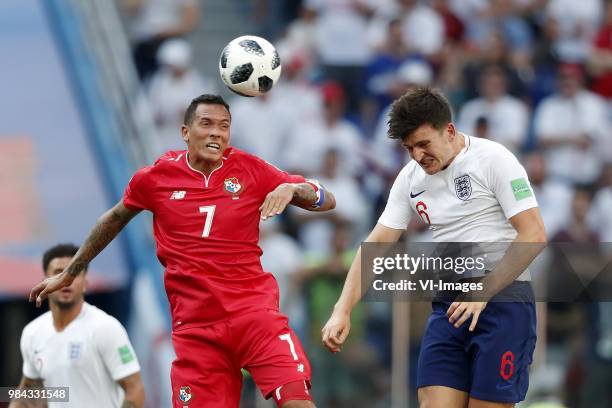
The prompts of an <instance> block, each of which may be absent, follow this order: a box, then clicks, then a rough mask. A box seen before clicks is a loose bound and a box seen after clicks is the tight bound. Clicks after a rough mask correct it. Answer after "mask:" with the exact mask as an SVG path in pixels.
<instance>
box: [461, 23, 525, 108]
mask: <svg viewBox="0 0 612 408" xmlns="http://www.w3.org/2000/svg"><path fill="white" fill-rule="evenodd" d="M463 58H464V59H465V58H466V55H464V56H463ZM490 65H497V66H499V67H501V69H502V70H503V71H504V73H505V75H506V83H507V89H508V93H509V94H510V95H512V96H515V97H518V98H521V97H524V96H525V95H526V93H527V91H526V90H527V78H524V77H522V76H521V75H520V72H519V70H518V69H517V68H516V67H515V66H514V65H513V62H512V61H511V59H510V51H509V49H508V44H507V42H506V40H505V38H504V36H503V34H502V33H501V32H499V31H493V32H491V34H490V35H489V36H488V37H487V38H486V39H485V41H484V42H483V44H482V45H481V46H480V48H479V49H478V50H477V52H476V53H475V54H474V55H472V58H467V62H466V64H465V67H464V69H463V88H464V92H465V98H466V99H467V100H469V99H474V98H477V97H478V93H477V90H478V89H479V87H478V84H479V81H480V77H481V76H482V74H483V70H484V68H485V67H488V66H490Z"/></svg>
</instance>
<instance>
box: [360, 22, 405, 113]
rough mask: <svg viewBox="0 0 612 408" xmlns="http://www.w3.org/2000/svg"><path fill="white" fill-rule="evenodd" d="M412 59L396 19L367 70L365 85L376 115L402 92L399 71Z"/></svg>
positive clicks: (390, 23)
mask: <svg viewBox="0 0 612 408" xmlns="http://www.w3.org/2000/svg"><path fill="white" fill-rule="evenodd" d="M409 57H410V52H409V50H408V47H407V46H406V43H405V42H404V36H403V33H402V22H401V20H400V19H398V18H395V19H392V20H390V21H389V22H388V25H387V31H386V36H385V42H384V43H383V44H382V45H381V46H380V47H379V48H378V50H377V51H376V55H374V57H373V58H372V60H371V61H370V63H369V64H368V66H367V68H366V80H365V84H366V87H367V90H368V94H369V95H370V98H371V101H372V103H373V104H374V106H375V108H374V111H375V112H376V114H377V115H378V114H380V112H381V111H382V110H383V109H384V108H386V107H387V106H389V105H390V104H391V102H393V100H394V99H395V98H397V97H398V96H399V95H398V93H399V92H402V91H403V89H402V88H400V87H399V86H398V85H400V83H399V81H397V80H396V78H397V76H396V72H397V69H398V68H399V67H400V65H402V63H404V62H405V61H406V60H407V59H408V58H409Z"/></svg>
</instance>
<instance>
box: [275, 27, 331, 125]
mask: <svg viewBox="0 0 612 408" xmlns="http://www.w3.org/2000/svg"><path fill="white" fill-rule="evenodd" d="M277 49H278V52H279V54H280V55H282V59H283V78H282V81H279V82H278V83H276V84H275V85H274V92H270V94H269V95H270V98H272V102H273V103H274V104H276V105H277V106H279V107H281V108H283V109H284V111H285V115H287V116H289V117H290V119H289V121H290V122H291V123H304V122H310V121H313V120H316V118H319V117H321V115H322V114H323V113H322V112H323V100H322V97H321V92H319V89H318V88H317V87H315V86H314V84H313V83H312V82H311V81H310V79H309V77H308V74H309V71H310V70H311V69H312V65H313V61H312V60H311V58H312V56H311V55H309V54H308V52H307V51H306V50H304V49H303V48H300V46H299V45H296V44H294V43H292V42H291V40H290V39H289V38H286V40H285V41H280V42H279V44H278V46H277Z"/></svg>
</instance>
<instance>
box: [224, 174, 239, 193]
mask: <svg viewBox="0 0 612 408" xmlns="http://www.w3.org/2000/svg"><path fill="white" fill-rule="evenodd" d="M223 184H224V185H225V190H226V191H227V192H228V193H230V194H231V195H233V196H237V195H238V194H240V190H242V186H241V185H240V182H239V181H238V179H237V178H236V177H231V178H227V179H225V180H224V181H223Z"/></svg>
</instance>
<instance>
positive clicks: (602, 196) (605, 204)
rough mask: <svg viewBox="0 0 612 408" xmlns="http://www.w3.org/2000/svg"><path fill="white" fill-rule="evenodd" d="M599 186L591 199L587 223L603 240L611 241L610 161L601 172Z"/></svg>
mask: <svg viewBox="0 0 612 408" xmlns="http://www.w3.org/2000/svg"><path fill="white" fill-rule="evenodd" d="M599 187H600V189H599V190H598V191H597V192H596V194H595V198H594V199H593V207H592V208H591V213H590V214H589V221H590V222H589V224H590V225H591V227H592V228H594V229H595V230H596V231H597V232H598V233H599V236H600V237H601V240H602V241H603V242H612V211H610V210H611V209H612V163H608V164H606V166H605V167H604V169H603V171H602V172H601V177H600V183H599Z"/></svg>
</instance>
